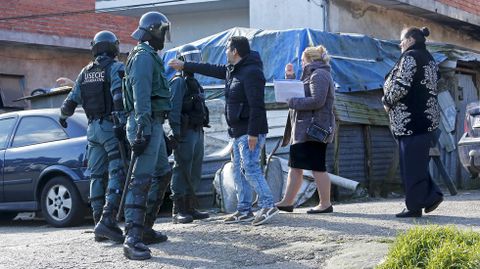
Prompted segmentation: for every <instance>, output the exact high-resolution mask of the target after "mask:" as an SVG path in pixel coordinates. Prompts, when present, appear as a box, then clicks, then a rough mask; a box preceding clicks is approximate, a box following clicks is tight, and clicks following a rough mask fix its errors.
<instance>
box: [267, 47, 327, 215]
mask: <svg viewBox="0 0 480 269" xmlns="http://www.w3.org/2000/svg"><path fill="white" fill-rule="evenodd" d="M329 60H330V58H329V56H328V54H327V51H326V49H325V48H324V47H323V46H318V47H308V48H306V49H305V50H304V52H303V53H302V67H303V72H302V78H301V80H302V81H303V85H304V90H305V97H303V98H292V99H290V100H289V101H288V107H289V108H290V110H289V114H288V120H287V126H286V128H285V133H284V136H283V143H282V146H286V145H288V144H290V158H289V162H288V165H289V167H290V169H289V171H288V180H287V188H286V191H285V196H284V197H283V199H282V200H281V201H280V202H278V203H277V204H276V206H277V207H278V209H280V210H283V211H287V212H292V211H293V207H294V202H295V197H296V195H297V193H298V191H299V189H300V187H301V185H302V180H303V170H304V169H306V170H311V171H312V173H313V176H314V178H315V182H316V184H317V190H318V194H319V197H320V203H319V204H318V205H317V206H315V207H314V208H312V209H310V210H308V211H307V213H309V214H318V213H331V212H333V207H332V204H331V203H330V185H331V184H330V178H329V176H328V173H327V171H326V167H325V153H326V149H327V143H331V142H332V140H333V134H334V132H335V116H334V114H333V101H334V98H335V92H334V86H333V80H332V76H331V74H330V65H329ZM285 70H286V74H285V76H286V77H287V78H292V74H293V72H292V71H290V70H291V66H290V65H287V66H286V68H285ZM312 122H314V123H315V124H316V125H317V126H320V127H321V128H323V129H325V130H328V131H329V132H330V135H329V136H328V139H327V141H326V142H327V143H323V142H319V141H317V140H315V139H312V138H311V137H309V136H308V135H307V129H308V127H309V126H310V125H311V123H312Z"/></svg>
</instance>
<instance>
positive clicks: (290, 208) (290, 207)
mask: <svg viewBox="0 0 480 269" xmlns="http://www.w3.org/2000/svg"><path fill="white" fill-rule="evenodd" d="M277 208H278V210H280V211H285V212H293V205H286V206H281V205H277Z"/></svg>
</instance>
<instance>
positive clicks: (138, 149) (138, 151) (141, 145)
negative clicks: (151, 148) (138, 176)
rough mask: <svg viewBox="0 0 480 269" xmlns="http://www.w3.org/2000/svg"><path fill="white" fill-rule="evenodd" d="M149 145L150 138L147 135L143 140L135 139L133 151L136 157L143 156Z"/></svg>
mask: <svg viewBox="0 0 480 269" xmlns="http://www.w3.org/2000/svg"><path fill="white" fill-rule="evenodd" d="M148 143H150V136H149V135H146V136H144V137H143V139H140V140H138V139H135V140H134V141H133V143H132V151H133V153H134V154H135V155H136V156H140V155H142V154H143V152H144V151H145V149H146V148H147V146H148Z"/></svg>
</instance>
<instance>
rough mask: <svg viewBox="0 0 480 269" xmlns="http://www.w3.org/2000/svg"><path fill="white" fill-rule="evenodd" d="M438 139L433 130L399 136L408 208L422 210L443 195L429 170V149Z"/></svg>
mask: <svg viewBox="0 0 480 269" xmlns="http://www.w3.org/2000/svg"><path fill="white" fill-rule="evenodd" d="M436 139H437V138H436V135H435V133H433V132H430V133H426V134H420V135H414V136H402V137H399V138H398V145H399V147H400V175H401V177H402V181H403V186H404V189H405V204H406V206H407V209H408V210H411V211H417V210H422V209H423V208H425V207H428V206H430V205H432V204H433V203H435V202H436V201H438V199H440V197H442V196H443V194H442V191H440V189H439V188H438V186H437V184H435V182H433V180H432V178H431V177H430V173H429V171H428V163H429V162H430V156H429V150H430V147H431V146H432V145H435V143H436Z"/></svg>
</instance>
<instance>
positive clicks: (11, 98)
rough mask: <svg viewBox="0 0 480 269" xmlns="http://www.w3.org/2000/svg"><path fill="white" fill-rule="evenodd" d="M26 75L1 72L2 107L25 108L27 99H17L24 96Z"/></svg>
mask: <svg viewBox="0 0 480 269" xmlns="http://www.w3.org/2000/svg"><path fill="white" fill-rule="evenodd" d="M23 84H24V77H23V76H16V75H4V74H0V107H2V108H4V107H8V108H25V107H26V106H27V105H26V102H25V100H20V101H17V99H19V98H22V97H23V89H24V86H23Z"/></svg>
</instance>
